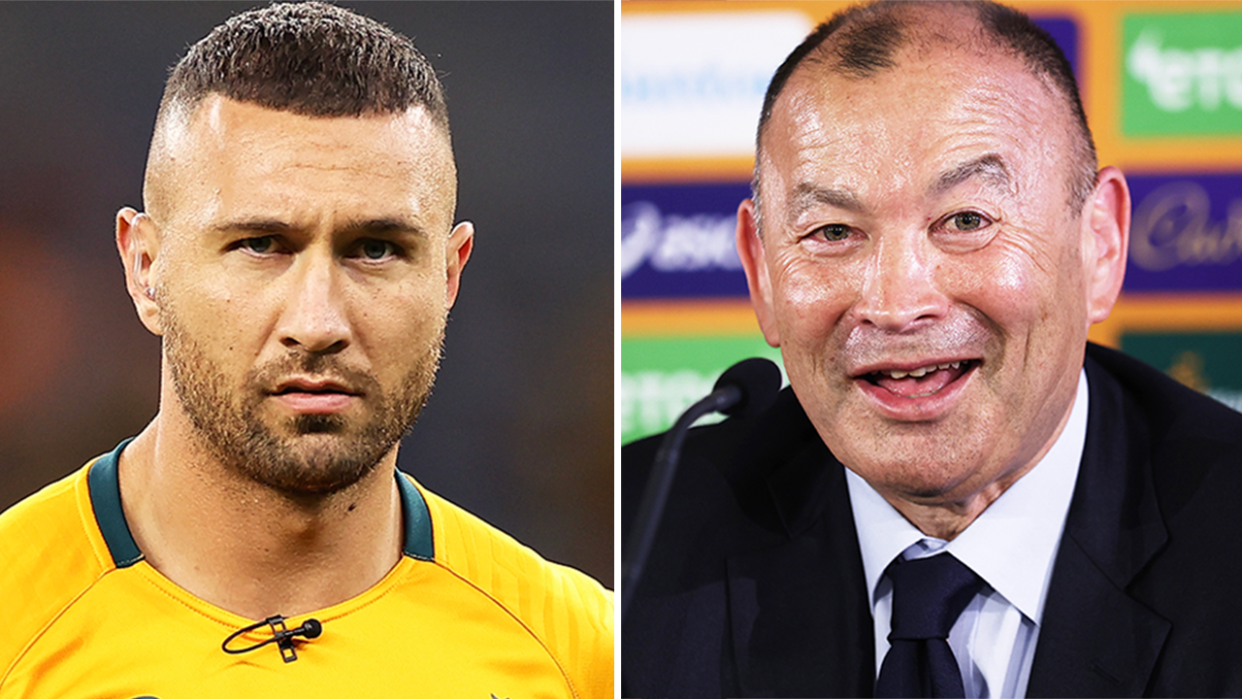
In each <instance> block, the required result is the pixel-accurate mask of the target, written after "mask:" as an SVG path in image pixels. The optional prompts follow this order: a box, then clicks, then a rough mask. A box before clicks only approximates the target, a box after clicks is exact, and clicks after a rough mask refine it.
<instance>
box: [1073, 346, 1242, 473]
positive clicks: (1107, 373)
mask: <svg viewBox="0 0 1242 699" xmlns="http://www.w3.org/2000/svg"><path fill="white" fill-rule="evenodd" d="M1086 368H1087V377H1088V380H1089V381H1094V382H1096V383H1097V385H1096V386H1093V390H1092V392H1091V393H1092V400H1095V399H1096V398H1097V396H1099V397H1102V398H1103V399H1104V400H1105V401H1106V402H1107V403H1108V405H1111V406H1114V407H1113V409H1114V410H1120V411H1123V412H1125V413H1126V415H1127V416H1128V419H1127V428H1128V429H1130V430H1131V431H1135V430H1137V431H1140V432H1141V434H1140V435H1139V436H1140V437H1143V438H1144V439H1145V441H1146V442H1147V443H1148V444H1149V445H1150V447H1151V448H1152V449H1154V450H1156V449H1160V448H1162V447H1163V448H1169V447H1172V446H1174V445H1180V444H1183V443H1196V444H1198V445H1199V446H1200V447H1203V448H1207V449H1209V450H1210V449H1212V447H1214V446H1216V447H1219V449H1220V450H1221V451H1222V455H1223V454H1224V453H1229V452H1232V453H1233V455H1234V456H1235V457H1237V456H1239V451H1238V450H1237V448H1236V447H1237V446H1238V445H1242V413H1239V412H1238V411H1236V410H1233V409H1232V408H1230V407H1229V406H1227V405H1225V404H1223V403H1221V402H1219V401H1217V400H1214V399H1212V398H1209V397H1207V396H1205V395H1203V394H1201V393H1199V392H1198V391H1194V390H1192V389H1190V388H1187V387H1186V386H1183V385H1182V384H1180V383H1178V382H1177V381H1174V380H1173V379H1171V378H1169V377H1168V376H1167V375H1165V374H1164V373H1163V372H1161V371H1159V370H1157V369H1155V368H1153V367H1151V366H1149V365H1147V364H1145V363H1143V362H1141V361H1139V360H1137V359H1135V358H1133V357H1130V356H1128V355H1126V354H1124V353H1122V352H1118V351H1116V350H1111V349H1107V348H1104V347H1100V346H1097V345H1088V346H1087V362H1086Z"/></svg>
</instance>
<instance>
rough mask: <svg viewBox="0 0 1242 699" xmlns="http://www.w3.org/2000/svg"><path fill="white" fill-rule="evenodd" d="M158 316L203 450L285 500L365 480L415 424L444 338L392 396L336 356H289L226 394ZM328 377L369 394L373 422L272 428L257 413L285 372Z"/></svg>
mask: <svg viewBox="0 0 1242 699" xmlns="http://www.w3.org/2000/svg"><path fill="white" fill-rule="evenodd" d="M169 311H170V309H169V308H167V307H166V308H165V309H164V313H163V321H164V331H165V332H164V343H165V345H164V352H165V356H166V358H167V361H168V365H169V369H170V370H171V374H172V379H173V386H174V388H175V389H176V392H177V397H178V398H179V399H180V400H181V404H182V406H183V407H184V409H185V412H186V414H187V415H188V416H189V418H190V422H191V424H193V426H194V428H195V431H196V433H197V437H198V441H199V443H200V444H201V445H202V446H203V447H204V448H206V449H207V450H208V451H209V452H210V453H211V454H212V455H213V456H215V457H216V458H217V459H219V460H220V462H221V463H222V464H224V466H225V467H226V468H229V469H230V470H233V471H234V472H236V473H239V474H241V475H243V476H245V477H246V478H248V479H250V480H252V481H254V482H256V483H259V484H261V485H264V486H267V487H268V488H271V489H273V490H276V491H279V492H281V493H285V494H288V495H306V494H318V495H326V494H331V493H336V492H340V491H341V490H344V489H346V488H348V487H350V486H351V485H353V484H354V483H357V482H358V481H359V480H361V479H362V478H363V477H365V476H366V475H367V474H369V473H371V472H372V471H373V470H374V469H375V467H376V466H377V465H378V464H379V461H380V459H382V458H383V457H384V455H385V454H387V453H388V452H389V451H390V450H391V449H392V447H393V445H395V444H396V443H397V441H398V440H400V439H401V437H402V436H404V435H405V434H406V433H407V432H409V430H410V428H411V427H412V426H413V424H414V421H415V420H416V419H417V417H418V414H419V412H420V411H421V410H422V408H423V406H424V405H425V404H426V402H427V398H428V396H429V395H430V393H431V385H432V383H433V382H434V380H435V373H436V369H437V368H438V366H439V361H440V351H441V346H442V343H443V331H441V333H440V336H439V337H438V338H437V339H436V341H435V343H434V344H433V346H432V348H431V351H430V352H429V353H428V354H427V355H426V356H424V357H423V359H422V360H421V361H420V362H419V363H418V365H417V366H415V367H414V368H413V370H411V371H410V373H409V374H407V375H406V378H405V380H404V381H403V383H402V385H400V386H399V387H398V388H397V390H396V391H394V392H392V394H391V395H388V394H385V393H384V391H383V390H382V389H381V387H380V386H379V384H378V382H376V380H375V379H374V378H372V377H371V376H370V375H369V374H366V373H364V372H360V371H356V370H353V369H350V368H349V367H347V366H345V365H344V363H343V362H341V361H340V360H339V358H338V357H337V356H336V355H330V354H310V353H306V352H296V351H295V352H293V353H290V354H288V355H285V356H284V357H282V358H281V359H279V360H277V361H273V362H270V363H268V364H266V365H264V366H261V367H256V368H255V369H252V370H251V371H250V372H248V373H247V375H246V380H245V384H244V386H245V388H244V389H243V391H242V392H240V393H239V394H236V395H234V394H230V391H229V389H228V387H227V382H226V380H225V376H224V374H223V373H222V372H221V371H220V369H219V367H217V366H216V365H215V364H214V363H213V362H212V361H211V360H210V359H208V358H207V357H206V355H205V354H204V353H203V351H202V349H201V348H200V347H199V346H198V345H197V343H195V342H194V341H193V339H192V338H189V337H187V336H186V334H185V332H184V330H183V329H182V328H181V327H180V325H179V324H178V323H177V322H176V319H175V316H174V315H173V314H172V313H170V312H169ZM298 373H301V374H311V375H326V376H330V377H333V378H334V379H337V380H341V381H344V382H345V383H346V384H348V385H349V386H350V387H351V388H352V389H353V390H355V391H358V392H360V393H363V394H365V400H366V401H367V402H368V403H369V404H370V407H371V411H372V412H371V415H370V417H369V419H367V420H366V421H365V422H363V423H361V424H357V423H352V424H351V421H350V420H348V419H346V418H345V417H343V416H341V415H318V414H316V415H299V416H296V417H292V418H288V419H286V420H285V421H284V422H283V424H281V425H278V426H277V427H276V428H275V429H273V428H270V427H269V426H267V425H266V424H265V423H264V422H263V421H262V420H261V418H260V416H259V407H260V405H261V403H262V402H263V400H264V399H265V398H266V397H267V395H268V394H267V392H266V391H268V390H271V389H272V388H273V387H274V386H275V385H276V383H277V382H279V381H280V380H281V379H283V378H285V377H288V376H289V375H291V374H298Z"/></svg>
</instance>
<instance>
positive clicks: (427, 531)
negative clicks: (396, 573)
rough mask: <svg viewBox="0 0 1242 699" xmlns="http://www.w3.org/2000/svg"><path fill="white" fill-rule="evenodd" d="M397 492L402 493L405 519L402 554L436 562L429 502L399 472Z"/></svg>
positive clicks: (402, 508) (407, 477)
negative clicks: (428, 507) (428, 508)
mask: <svg viewBox="0 0 1242 699" xmlns="http://www.w3.org/2000/svg"><path fill="white" fill-rule="evenodd" d="M397 490H399V491H401V514H402V515H404V518H405V542H404V543H402V545H401V552H402V553H404V554H405V555H407V556H409V557H410V558H417V559H418V560H420V561H434V560H435V558H436V546H435V540H434V539H433V538H432V535H431V513H430V512H429V511H428V510H427V501H426V500H423V494H422V493H420V492H418V488H416V487H415V486H414V481H412V480H410V477H409V476H407V475H405V474H404V473H402V472H400V471H397Z"/></svg>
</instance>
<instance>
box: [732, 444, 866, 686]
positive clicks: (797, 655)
mask: <svg viewBox="0 0 1242 699" xmlns="http://www.w3.org/2000/svg"><path fill="white" fill-rule="evenodd" d="M766 485H767V488H768V491H769V493H770V494H771V496H772V500H773V502H774V503H775V506H776V510H777V514H778V516H779V517H780V520H781V524H782V525H783V527H784V529H785V532H786V534H788V539H787V540H785V541H784V542H782V543H780V544H778V545H776V546H773V547H770V548H767V549H764V550H760V551H756V552H749V553H744V554H739V555H734V556H730V557H729V559H728V590H727V594H728V597H729V610H730V631H731V636H732V653H733V660H734V668H735V670H736V675H737V676H736V681H737V685H738V689H739V694H743V695H748V696H854V697H857V696H870V694H871V692H872V685H873V682H874V672H875V670H874V668H875V659H874V656H875V644H874V641H873V632H872V623H871V614H870V609H869V605H868V602H867V595H866V590H865V585H866V583H865V581H864V577H863V573H862V557H861V555H860V553H859V550H858V537H857V535H856V534H855V532H854V519H853V514H852V512H851V510H850V504H849V494H848V490H847V489H846V485H845V473H844V469H843V467H842V466H841V465H840V464H839V463H837V462H836V460H835V459H833V458H832V457H831V455H830V454H829V453H828V450H827V449H826V448H825V447H824V446H823V443H822V442H820V441H819V440H818V439H815V440H813V442H812V443H811V444H809V445H808V446H807V448H805V449H803V450H802V451H800V452H799V453H798V454H797V455H796V456H794V457H793V458H792V459H791V460H790V461H789V462H788V463H786V464H784V465H783V466H781V467H780V468H778V469H777V470H776V471H775V472H774V473H773V474H772V475H771V476H770V477H769V478H768V480H767V483H766Z"/></svg>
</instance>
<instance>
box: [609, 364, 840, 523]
mask: <svg viewBox="0 0 1242 699" xmlns="http://www.w3.org/2000/svg"><path fill="white" fill-rule="evenodd" d="M665 434H667V433H661V434H657V435H654V436H651V437H647V438H645V439H641V440H638V441H635V442H631V443H630V444H627V445H625V446H624V447H622V449H621V521H622V531H623V532H624V531H628V529H629V527H630V526H631V524H632V520H633V518H634V517H635V515H636V514H637V508H638V503H639V500H640V498H641V497H642V494H643V489H644V488H645V486H646V484H647V479H648V476H649V475H650V473H651V468H652V464H653V462H654V460H655V456H656V452H657V451H658V450H659V448H660V443H661V441H662V440H663V439H664V436H665ZM808 450H813V451H816V452H818V453H819V454H820V455H821V456H822V457H823V458H825V459H828V458H831V455H830V454H829V453H828V449H827V447H825V446H824V444H823V441H822V440H821V439H820V438H819V435H818V433H816V431H815V428H814V426H813V425H812V424H811V422H810V420H809V419H808V418H807V416H806V413H805V411H803V409H802V405H801V404H800V403H799V402H798V398H797V396H795V395H794V392H793V390H792V389H791V388H789V387H785V389H784V390H782V391H781V392H780V394H779V395H778V396H777V399H776V402H775V404H773V405H772V407H770V408H768V409H767V410H765V411H764V412H762V413H760V414H758V415H755V416H753V417H746V418H737V417H735V418H729V419H728V420H725V421H723V422H719V423H716V424H714V425H706V426H703V427H695V428H694V429H691V430H690V432H689V433H688V434H687V435H686V440H685V443H684V445H683V447H682V450H681V458H680V465H679V467H678V471H677V477H676V478H677V480H676V486H675V490H678V491H684V492H687V493H695V494H696V497H695V498H694V499H693V501H692V502H691V503H690V504H695V501H697V503H698V504H703V505H707V504H708V503H707V500H711V499H720V498H727V499H729V500H734V499H737V500H738V503H739V504H742V505H751V504H755V503H750V502H749V501H750V500H751V499H752V498H756V497H758V498H762V494H763V493H765V492H766V488H765V487H764V482H765V481H766V479H767V478H768V477H770V476H772V475H773V474H774V473H775V472H777V471H779V470H781V469H782V467H784V466H785V465H786V464H787V463H789V462H790V461H792V460H794V459H795V458H796V457H798V456H801V455H803V454H804V453H805V452H806V451H808ZM747 509H751V508H749V507H748V508H747ZM700 514H702V513H700Z"/></svg>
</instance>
